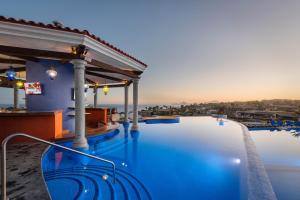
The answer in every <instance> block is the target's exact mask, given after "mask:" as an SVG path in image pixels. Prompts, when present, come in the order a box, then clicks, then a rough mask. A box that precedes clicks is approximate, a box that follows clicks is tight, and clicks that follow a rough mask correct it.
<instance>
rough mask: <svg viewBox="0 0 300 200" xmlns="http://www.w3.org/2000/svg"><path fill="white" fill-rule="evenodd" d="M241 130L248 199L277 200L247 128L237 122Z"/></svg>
mask: <svg viewBox="0 0 300 200" xmlns="http://www.w3.org/2000/svg"><path fill="white" fill-rule="evenodd" d="M237 123H238V124H239V125H240V126H241V128H242V131H243V138H244V143H245V148H246V157H247V163H246V166H247V172H248V174H247V184H248V200H257V199H259V200H277V197H276V194H275V192H274V190H273V187H272V184H271V181H270V179H269V177H268V174H267V171H266V169H265V167H264V164H263V162H262V160H261V158H260V156H259V155H258V153H257V150H256V146H255V143H254V141H253V139H252V137H251V135H250V132H249V130H248V128H247V127H246V126H245V125H243V124H241V123H239V122H237Z"/></svg>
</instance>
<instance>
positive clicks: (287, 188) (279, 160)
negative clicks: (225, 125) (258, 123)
mask: <svg viewBox="0 0 300 200" xmlns="http://www.w3.org/2000/svg"><path fill="white" fill-rule="evenodd" d="M250 133H251V136H252V138H253V140H254V142H255V145H256V147H257V151H258V153H259V154H260V156H261V158H262V159H263V161H264V165H265V168H266V170H267V173H268V175H269V177H270V180H271V183H272V185H273V188H274V191H275V193H276V196H277V198H278V199H279V200H286V199H288V200H299V199H300V137H299V136H300V130H293V129H292V130H283V131H278V130H264V129H256V130H252V131H251V132H250Z"/></svg>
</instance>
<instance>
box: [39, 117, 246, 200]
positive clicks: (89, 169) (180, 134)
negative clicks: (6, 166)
mask: <svg viewBox="0 0 300 200" xmlns="http://www.w3.org/2000/svg"><path fill="white" fill-rule="evenodd" d="M139 126H140V131H139V132H138V133H137V132H133V133H130V131H129V130H128V128H126V127H123V126H121V127H120V129H119V130H117V131H114V132H111V133H109V134H107V135H105V136H97V137H92V138H89V144H90V150H89V151H90V153H92V154H94V155H97V156H100V157H103V158H106V159H110V160H113V161H114V162H115V163H116V165H117V181H116V183H115V184H113V183H112V175H111V174H112V170H111V167H110V166H109V165H106V164H105V163H102V162H99V161H96V160H91V159H86V158H85V159H84V158H80V157H79V156H77V155H74V154H72V153H69V152H64V151H62V150H60V149H55V148H50V149H49V150H48V152H47V153H45V155H44V157H43V163H42V165H43V166H42V167H43V172H44V173H43V174H44V178H45V180H46V183H47V186H48V189H49V192H50V194H51V197H52V199H53V200H68V199H95V200H96V199H143V200H144V199H145V200H146V199H158V200H160V199H162V200H165V199H172V200H176V199H189V200H192V199H229V200H234V199H247V187H246V184H245V183H246V182H247V181H246V179H247V173H246V166H245V163H246V152H245V145H244V142H243V135H242V130H241V127H240V125H239V124H237V123H235V122H232V121H224V122H223V123H221V124H220V123H219V122H218V121H217V120H216V119H215V118H211V117H186V118H181V119H180V123H171V124H145V123H140V124H139ZM64 145H66V146H71V143H70V142H66V143H64ZM103 175H108V176H109V178H108V179H107V180H103V179H102V176H103Z"/></svg>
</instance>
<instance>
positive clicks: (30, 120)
mask: <svg viewBox="0 0 300 200" xmlns="http://www.w3.org/2000/svg"><path fill="white" fill-rule="evenodd" d="M62 122H63V120H62V111H61V110H56V111H45V112H28V111H23V110H22V111H4V112H3V111H1V112H0V140H1V141H2V140H3V139H4V138H5V137H7V136H8V135H11V134H13V133H25V134H29V135H32V136H35V137H39V138H41V139H45V140H48V141H49V140H54V139H55V138H58V137H61V136H62V131H63V128H62ZM15 141H17V142H25V141H29V140H28V139H24V138H18V139H16V140H15Z"/></svg>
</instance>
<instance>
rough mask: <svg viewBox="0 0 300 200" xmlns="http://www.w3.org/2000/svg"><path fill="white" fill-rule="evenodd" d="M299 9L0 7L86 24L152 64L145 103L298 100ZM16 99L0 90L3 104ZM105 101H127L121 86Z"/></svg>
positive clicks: (78, 4)
mask: <svg viewBox="0 0 300 200" xmlns="http://www.w3.org/2000/svg"><path fill="white" fill-rule="evenodd" d="M125 2H126V3H125ZM299 11H300V1H296V0H295V1H288V0H287V1H277V0H269V1H268V0H265V1H261V0H257V1H255V0H251V1H250V0H249V1H238V0H236V1H233V0H232V1H230V0H226V1H225V0H219V1H217V0H211V1H208V0H207V1H199V0H198V1H196V0H195V1H193V0H189V1H183V0H182V1H171V0H169V1H164V2H163V3H162V1H158V0H153V1H142V0H136V1H133V0H132V1H125V0H123V1H121V0H120V1H108V0H107V1H100V0H94V1H92V0H89V1H74V0H73V1H66V0H64V1H62V0H51V1H50V0H49V1H33V0H31V1H30V0H27V1H16V0H2V1H1V6H0V15H4V16H7V17H15V18H24V19H28V20H34V21H42V22H47V23H51V22H52V21H53V20H58V21H61V22H62V23H63V24H64V25H65V26H71V27H75V28H79V29H87V30H89V31H90V32H92V33H94V34H95V35H98V36H100V37H101V38H103V39H105V40H107V41H108V42H111V43H112V44H114V45H115V46H117V47H119V48H121V49H122V50H124V51H126V52H128V53H130V54H132V55H134V56H135V57H137V58H139V59H140V60H142V61H143V62H145V63H147V64H148V66H149V67H148V69H147V70H146V71H145V72H144V74H143V75H142V79H141V81H140V103H141V104H163V103H178V102H182V101H185V102H189V103H193V102H207V101H236V100H239V101H240V100H241V101H246V100H261V99H274V98H285V99H287V98H289V99H300V89H299V86H300V25H299V22H300V13H299ZM12 96H13V95H12V90H7V89H0V97H1V98H0V104H1V103H12V101H13V100H12ZM100 98H101V99H100V102H101V103H105V104H107V103H122V102H123V99H124V98H123V90H122V89H113V90H111V93H110V94H109V95H107V96H105V97H104V95H103V94H102V95H101V97H100ZM89 101H90V102H91V98H90V99H89Z"/></svg>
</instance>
